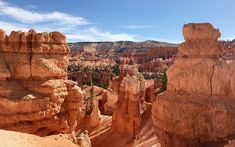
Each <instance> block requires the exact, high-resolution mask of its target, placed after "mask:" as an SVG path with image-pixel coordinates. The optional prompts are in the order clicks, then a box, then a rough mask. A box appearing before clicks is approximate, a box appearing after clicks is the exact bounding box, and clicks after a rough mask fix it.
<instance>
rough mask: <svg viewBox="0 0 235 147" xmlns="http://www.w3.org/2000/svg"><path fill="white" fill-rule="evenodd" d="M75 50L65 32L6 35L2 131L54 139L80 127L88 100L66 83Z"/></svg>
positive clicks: (0, 88)
mask: <svg viewBox="0 0 235 147" xmlns="http://www.w3.org/2000/svg"><path fill="white" fill-rule="evenodd" d="M68 53H69V49H68V47H67V45H66V38H65V36H64V35H63V34H61V33H59V32H52V33H36V32H35V31H34V30H30V31H28V32H21V31H18V32H15V31H13V32H11V33H10V35H9V36H7V35H6V34H5V32H4V31H3V30H0V67H1V68H0V110H1V111H0V120H1V121H0V128H1V129H7V130H14V131H19V132H26V133H33V134H37V135H41V136H44V135H48V134H53V133H59V132H62V133H63V132H72V131H73V130H74V129H75V128H76V127H77V115H78V113H79V112H78V109H79V108H80V107H81V100H82V98H83V95H82V91H81V89H80V87H78V86H76V83H74V82H72V81H68V80H66V77H67V70H66V68H67V64H68V59H67V58H68V57H67V56H68Z"/></svg>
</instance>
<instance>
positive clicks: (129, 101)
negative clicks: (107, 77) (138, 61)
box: [110, 64, 145, 135]
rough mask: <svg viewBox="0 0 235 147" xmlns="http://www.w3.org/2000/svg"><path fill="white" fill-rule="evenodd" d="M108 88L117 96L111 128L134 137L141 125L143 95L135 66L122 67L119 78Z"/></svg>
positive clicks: (141, 79) (140, 80) (142, 83)
mask: <svg viewBox="0 0 235 147" xmlns="http://www.w3.org/2000/svg"><path fill="white" fill-rule="evenodd" d="M110 88H111V89H113V90H114V91H115V92H117V94H118V101H117V103H116V106H115V108H114V111H113V118H112V119H113V121H112V124H113V126H114V127H115V128H116V129H117V131H118V132H119V133H127V134H129V135H135V132H136V130H137V129H138V128H139V126H140V124H141V114H142V110H143V111H144V93H145V92H144V90H145V86H144V79H143V76H141V75H139V74H138V68H137V65H135V64H134V65H127V64H124V65H122V66H121V73H120V76H119V77H118V78H117V79H114V80H113V81H112V82H111V84H110Z"/></svg>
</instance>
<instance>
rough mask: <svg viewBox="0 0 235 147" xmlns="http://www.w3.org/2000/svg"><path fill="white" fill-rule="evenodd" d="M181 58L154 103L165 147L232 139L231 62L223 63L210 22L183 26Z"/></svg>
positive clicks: (234, 70)
mask: <svg viewBox="0 0 235 147" xmlns="http://www.w3.org/2000/svg"><path fill="white" fill-rule="evenodd" d="M183 35H184V39H185V42H184V43H182V44H181V45H179V53H180V55H181V56H180V58H179V59H177V60H176V62H175V63H174V64H173V66H172V67H171V68H170V69H169V70H168V71H167V76H168V83H167V91H166V92H164V93H162V94H160V95H158V96H157V97H156V99H155V102H154V103H153V109H152V119H153V121H154V125H155V128H156V133H157V136H158V138H159V141H160V143H161V146H163V147H170V146H203V145H208V144H210V143H215V144H217V143H219V142H222V143H223V142H226V141H227V140H229V139H231V137H232V136H234V135H235V117H234V116H235V93H234V91H235V89H234V88H235V63H234V62H231V63H227V62H226V61H224V60H222V59H221V58H220V57H221V56H222V55H223V44H222V43H221V42H220V41H218V38H219V37H220V32H219V30H218V29H214V28H213V26H212V25H211V24H209V23H198V24H195V23H191V24H186V25H184V27H183Z"/></svg>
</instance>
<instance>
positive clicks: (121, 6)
mask: <svg viewBox="0 0 235 147" xmlns="http://www.w3.org/2000/svg"><path fill="white" fill-rule="evenodd" d="M234 6H235V1H234V0H191V1H189V0H162V1H159V0H0V28H2V29H4V30H5V31H6V32H7V33H9V32H10V31H11V30H25V31H26V30H28V29H31V28H33V29H36V30H38V31H39V32H42V31H61V32H64V33H65V34H66V36H67V40H68V41H69V42H77V41H118V40H131V41H143V40H149V39H150V40H158V41H168V42H181V41H183V37H182V26H183V24H185V23H189V22H210V23H212V24H213V25H214V26H215V27H216V28H219V29H220V31H221V33H222V37H221V38H222V39H232V38H235V9H234Z"/></svg>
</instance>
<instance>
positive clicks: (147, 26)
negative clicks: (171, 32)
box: [122, 25, 154, 29]
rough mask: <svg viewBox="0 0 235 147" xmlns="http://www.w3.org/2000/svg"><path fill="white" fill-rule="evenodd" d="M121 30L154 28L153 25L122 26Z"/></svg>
mask: <svg viewBox="0 0 235 147" xmlns="http://www.w3.org/2000/svg"><path fill="white" fill-rule="evenodd" d="M122 28H125V29H149V28H154V26H153V25H124V26H122Z"/></svg>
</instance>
